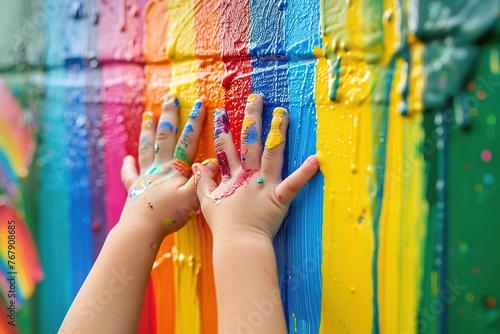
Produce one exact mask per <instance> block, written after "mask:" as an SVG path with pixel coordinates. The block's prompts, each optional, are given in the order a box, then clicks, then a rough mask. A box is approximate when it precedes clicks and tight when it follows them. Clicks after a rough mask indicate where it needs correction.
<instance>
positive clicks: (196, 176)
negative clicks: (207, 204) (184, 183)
mask: <svg viewBox="0 0 500 334" xmlns="http://www.w3.org/2000/svg"><path fill="white" fill-rule="evenodd" d="M193 169H194V188H195V189H198V184H199V183H200V180H201V170H200V167H198V166H197V165H194V166H193Z"/></svg>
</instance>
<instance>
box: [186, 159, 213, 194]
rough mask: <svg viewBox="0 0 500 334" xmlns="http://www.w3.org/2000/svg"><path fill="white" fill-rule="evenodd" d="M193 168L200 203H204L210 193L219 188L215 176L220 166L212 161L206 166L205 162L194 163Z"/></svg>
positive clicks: (194, 183) (194, 182) (194, 184)
mask: <svg viewBox="0 0 500 334" xmlns="http://www.w3.org/2000/svg"><path fill="white" fill-rule="evenodd" d="M192 168H193V173H194V175H193V186H194V188H195V189H196V193H197V195H198V199H199V201H200V203H202V202H203V201H204V200H205V199H208V198H209V195H210V193H211V192H212V191H213V190H214V189H215V188H217V183H216V182H215V180H214V176H215V174H216V173H215V171H216V170H217V169H218V166H217V164H216V163H215V162H213V161H212V162H209V163H208V164H207V165H206V166H204V165H203V164H194V165H193V167H192Z"/></svg>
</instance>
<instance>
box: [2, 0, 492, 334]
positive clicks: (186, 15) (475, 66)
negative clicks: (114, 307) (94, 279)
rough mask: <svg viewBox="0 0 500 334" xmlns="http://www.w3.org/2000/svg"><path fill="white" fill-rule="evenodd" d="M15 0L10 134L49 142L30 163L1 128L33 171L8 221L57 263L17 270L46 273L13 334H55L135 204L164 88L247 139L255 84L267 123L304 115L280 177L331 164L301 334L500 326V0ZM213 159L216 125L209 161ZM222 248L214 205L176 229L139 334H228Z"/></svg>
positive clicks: (300, 312)
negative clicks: (14, 126)
mask: <svg viewBox="0 0 500 334" xmlns="http://www.w3.org/2000/svg"><path fill="white" fill-rule="evenodd" d="M0 8H2V10H1V11H0V32H1V34H0V77H1V78H2V80H3V81H4V82H5V83H6V87H8V88H9V89H4V91H5V93H3V94H2V95H0V96H1V97H2V99H1V102H2V104H1V106H0V107H1V108H0V116H3V118H2V117H0V129H2V125H5V124H10V123H7V122H8V120H7V117H6V116H5V115H11V114H16V115H21V114H22V115H23V117H24V120H25V123H26V124H27V125H26V127H25V129H26V131H30V132H32V133H33V134H34V139H35V142H36V151H35V153H34V157H33V163H32V164H31V167H30V169H29V174H28V175H26V173H25V172H23V169H22V168H21V167H22V166H26V165H27V164H28V163H29V160H30V159H29V157H30V154H29V152H25V151H23V152H24V153H23V154H24V155H25V156H26V157H28V158H26V159H25V160H24V162H19V161H21V160H22V159H21V160H19V159H18V160H16V158H15V157H14V154H13V153H12V152H20V150H21V147H24V146H23V145H22V144H21V143H23V141H26V140H25V139H23V138H22V136H20V135H18V133H17V132H15V133H16V134H7V132H4V131H3V130H2V132H1V133H0V138H1V140H0V152H1V153H2V154H1V155H0V158H1V159H0V171H12V173H11V174H12V175H14V176H13V177H11V178H0V181H1V182H2V183H0V189H1V190H0V194H3V195H4V198H5V196H7V197H8V198H9V203H10V206H9V207H10V209H9V210H11V211H7V209H6V208H4V207H2V206H0V216H1V217H4V216H9V215H14V211H12V210H13V209H12V208H15V214H16V215H18V216H19V219H20V220H23V221H24V220H25V221H26V226H27V230H28V229H29V230H30V231H31V235H32V236H33V238H34V242H33V241H30V238H29V233H26V235H28V236H27V237H26V245H27V246H26V249H28V248H29V247H30V245H31V247H32V249H33V250H34V247H35V243H36V247H37V249H38V256H39V258H40V262H41V269H40V270H38V271H37V270H35V269H37V268H38V267H37V262H36V254H35V255H33V256H32V257H31V258H33V259H34V260H33V261H34V262H33V263H32V264H31V265H27V266H26V267H27V268H28V269H29V268H31V269H32V270H26V271H25V272H23V273H22V274H20V275H21V276H22V277H24V278H25V281H26V282H28V281H30V282H31V285H32V286H34V284H36V282H37V281H38V280H41V282H40V283H39V284H38V286H37V287H36V290H35V291H34V295H33V296H31V293H27V294H26V298H24V299H23V300H19V306H22V308H21V309H20V310H19V313H18V315H19V316H18V320H19V326H18V327H16V328H12V327H8V326H6V325H5V323H4V322H2V323H1V324H0V329H1V330H2V332H6V333H11V332H12V333H16V332H22V333H55V332H56V331H57V329H58V327H59V325H60V323H61V321H62V319H63V317H64V314H65V312H66V311H67V309H68V307H69V305H70V303H71V301H72V299H73V298H74V296H75V294H76V292H77V291H78V289H79V287H80V285H81V284H82V282H83V280H84V278H85V276H86V274H87V272H88V271H89V269H90V267H91V265H92V263H93V261H94V260H95V258H96V256H97V255H98V253H99V250H100V247H101V245H102V243H103V241H104V238H105V236H106V234H107V232H108V231H109V230H110V229H111V228H112V227H113V226H114V224H116V222H117V219H118V217H119V214H120V211H121V208H122V205H123V202H124V198H125V190H124V189H123V188H122V185H121V182H120V176H119V168H120V164H121V160H122V157H123V156H124V155H125V154H136V150H137V138H138V135H139V133H138V132H139V123H140V119H141V113H142V112H143V111H145V110H152V111H153V112H155V113H156V114H159V109H160V108H159V107H160V102H161V100H162V96H163V95H164V94H165V93H167V92H173V93H174V94H176V95H177V96H178V97H179V100H180V109H181V121H182V122H184V121H185V120H186V119H187V117H188V114H189V111H190V106H191V105H192V103H193V102H194V101H195V100H196V99H197V98H201V99H203V100H204V101H205V103H206V105H208V110H209V114H210V113H211V112H212V111H213V109H214V108H215V107H218V106H222V107H225V108H226V109H227V110H228V112H229V115H230V118H231V124H232V131H233V133H234V134H235V138H236V141H239V139H238V138H239V133H240V132H239V128H240V126H241V122H242V118H243V110H244V105H245V101H246V97H247V95H248V94H249V93H250V92H258V93H261V94H263V96H264V98H265V102H266V105H265V108H264V122H263V125H264V129H268V128H269V124H270V121H271V111H272V110H273V108H274V107H276V106H283V107H286V108H287V109H288V110H289V111H290V114H291V120H290V129H289V133H288V138H287V142H288V145H287V149H286V152H285V154H286V162H285V166H284V170H283V175H287V174H289V173H290V172H291V171H293V170H295V169H296V168H297V167H298V166H299V165H300V163H301V162H302V161H303V160H304V159H305V158H306V157H307V156H308V155H309V154H313V153H314V152H316V151H318V153H319V155H320V161H321V172H322V173H321V174H318V175H317V176H316V177H315V178H314V179H313V181H312V182H310V183H309V184H308V185H307V187H306V188H305V189H304V190H303V191H302V192H301V193H300V195H299V196H298V198H297V200H296V201H294V203H293V204H292V206H291V208H290V213H289V215H288V216H287V219H286V221H285V222H284V224H283V228H282V229H281V230H280V231H279V233H278V235H277V236H276V239H275V248H276V253H277V258H278V267H279V277H280V286H281V292H282V297H283V304H284V309H285V314H286V318H287V322H288V326H289V331H290V332H291V333H295V332H296V333H318V332H319V333H341V332H342V333H344V332H351V333H368V332H373V333H378V332H382V333H417V332H418V333H458V332H463V333H472V332H474V333H497V332H500V318H499V317H500V312H499V307H498V305H497V303H496V299H499V298H500V286H499V285H498V281H499V279H500V268H499V267H498V265H497V264H496V263H497V262H498V258H499V256H500V243H498V242H497V240H496V239H497V238H498V235H499V233H500V228H499V225H498V224H497V217H498V216H499V213H500V206H498V205H497V203H498V202H499V200H500V188H499V186H498V184H499V183H498V180H499V179H500V162H499V160H498V156H499V154H500V142H499V139H498V136H499V134H498V131H497V130H499V124H498V123H497V121H496V120H497V117H498V109H497V106H498V105H499V103H500V95H499V94H498V92H497V90H498V88H499V87H500V53H499V52H500V40H499V39H498V36H500V24H499V21H498V16H499V15H498V13H500V1H499V0H482V1H480V0H469V1H466V0H461V1H455V0H453V1H452V0H440V1H431V0H420V1H413V0H377V1H374V0H351V1H348V2H346V1H344V0H324V1H321V0H316V1H313V0H268V1H255V0H243V1H230V0H204V1H203V0H154V1H152V0H150V1H146V0H36V1H32V0H23V1H16V2H13V1H7V0H0ZM9 94H12V96H14V97H15V99H16V100H17V103H18V104H19V106H20V107H21V108H22V110H23V111H21V110H20V109H19V110H18V109H16V108H18V107H16V106H15V103H14V106H11V105H10V104H9V105H8V104H6V103H4V102H5V101H7V99H10V97H9V96H10V95H9ZM497 96H498V97H497ZM4 128H7V127H5V126H4ZM266 135H267V133H264V134H263V136H264V137H265V136H266ZM237 144H238V143H237ZM13 148H15V149H13ZM212 156H214V151H213V146H212V119H211V118H209V119H208V120H207V124H206V129H205V131H204V133H203V135H202V139H201V142H200V152H199V154H198V156H197V159H196V160H197V161H202V160H204V159H205V158H207V157H212ZM1 175H2V174H1V173H0V176H1ZM9 189H16V191H15V192H12V191H11V190H9ZM4 220H5V219H4ZM4 220H2V225H1V227H2V230H1V231H0V237H2V242H1V244H2V245H4V244H5V243H4V240H7V239H4V238H6V236H7V234H6V233H7V232H6V231H5V230H4V229H3V228H4V227H5V225H4V224H5V222H4ZM2 247H3V246H2ZM0 252H6V250H5V249H1V250H0ZM0 254H2V257H1V260H2V261H3V262H2V263H5V261H6V258H5V255H4V253H0ZM210 258H211V236H210V231H209V229H208V227H207V226H206V224H205V222H204V220H203V217H202V216H197V217H196V218H195V219H194V220H193V222H191V223H190V224H189V225H188V226H187V228H185V229H183V230H182V231H180V232H178V233H177V234H175V235H172V236H169V237H168V238H167V239H166V240H165V241H164V243H163V244H162V246H161V249H160V253H159V256H158V259H157V261H156V263H155V266H154V268H153V270H152V275H151V280H150V285H149V288H148V292H147V296H146V301H145V304H144V309H143V314H142V318H141V327H140V329H139V332H141V333H151V332H155V331H156V332H158V333H200V332H203V333H215V332H216V326H217V324H216V312H215V310H216V306H215V305H216V304H215V293H214V282H213V277H212V268H211V260H210ZM1 268H2V270H3V271H2V275H4V276H6V272H7V269H8V268H7V269H5V268H6V267H1ZM41 270H43V275H44V278H43V280H42V274H41ZM37 273H38V276H37ZM1 278H2V280H3V279H4V278H3V277H1ZM0 286H2V285H0ZM2 287H3V286H2ZM31 290H32V289H31ZM28 291H29V290H28ZM31 292H32V291H31ZM30 296H31V298H29V297H30ZM2 297H5V289H4V288H2ZM2 302H3V303H5V302H6V300H5V298H2ZM97 302H98V304H99V301H97ZM97 306H99V305H97ZM2 309H3V307H2ZM243 320H244V321H245V324H244V325H242V326H246V327H252V326H253V325H256V323H255V319H243Z"/></svg>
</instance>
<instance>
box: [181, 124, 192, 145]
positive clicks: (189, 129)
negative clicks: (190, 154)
mask: <svg viewBox="0 0 500 334" xmlns="http://www.w3.org/2000/svg"><path fill="white" fill-rule="evenodd" d="M191 132H194V129H193V126H192V125H191V124H189V123H187V124H186V126H185V127H184V131H183V132H182V146H184V148H187V147H188V142H189V141H188V137H189V134H190V133H191Z"/></svg>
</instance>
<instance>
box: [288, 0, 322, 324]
mask: <svg viewBox="0 0 500 334" xmlns="http://www.w3.org/2000/svg"><path fill="white" fill-rule="evenodd" d="M304 13H308V15H307V16H304ZM285 31H286V34H285V53H286V56H287V58H288V59H290V65H289V71H288V82H289V96H290V107H289V108H290V114H291V118H290V126H289V138H290V140H289V142H288V147H289V151H288V157H287V160H288V162H289V163H288V168H287V171H286V172H287V174H291V173H292V172H293V171H295V170H296V169H297V168H298V167H299V166H300V164H301V163H302V162H303V161H304V160H305V159H306V158H307V157H308V156H309V155H311V154H314V153H315V152H316V127H317V122H316V101H315V80H316V59H315V57H314V55H313V50H314V47H315V46H319V47H321V41H322V40H321V34H320V4H319V2H318V1H314V0H290V1H288V3H287V8H286V10H285ZM323 184H324V180H323V176H322V174H320V173H318V175H317V176H316V177H315V178H314V179H313V180H312V181H310V182H309V183H308V185H307V186H306V187H305V188H304V189H303V190H302V191H301V192H300V193H299V195H298V196H297V198H296V199H295V200H294V202H293V203H292V206H291V207H290V211H289V213H288V226H287V227H288V228H287V229H286V233H287V234H288V235H287V237H286V239H287V241H288V242H287V246H288V251H287V253H288V277H287V296H288V317H287V319H288V328H289V331H290V333H295V332H297V333H318V332H319V326H320V317H319V315H320V314H321V291H322V277H321V261H322V257H323V254H322V249H323V240H322V224H323V215H322V213H323V210H322V208H323ZM325 249H328V248H325Z"/></svg>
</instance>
